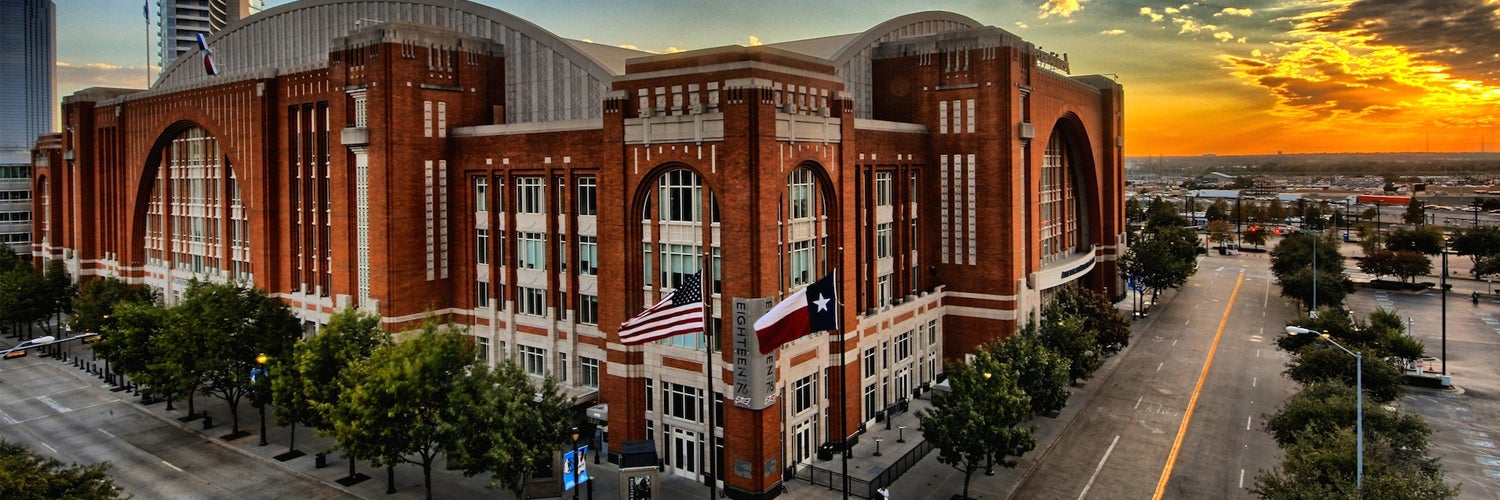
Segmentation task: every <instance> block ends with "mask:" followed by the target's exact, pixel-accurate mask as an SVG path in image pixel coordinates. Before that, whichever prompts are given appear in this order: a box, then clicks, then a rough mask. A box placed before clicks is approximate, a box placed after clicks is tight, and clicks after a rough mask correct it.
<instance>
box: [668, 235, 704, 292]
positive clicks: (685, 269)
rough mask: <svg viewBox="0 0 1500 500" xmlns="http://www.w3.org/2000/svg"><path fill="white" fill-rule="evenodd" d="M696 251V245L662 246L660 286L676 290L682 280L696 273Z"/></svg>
mask: <svg viewBox="0 0 1500 500" xmlns="http://www.w3.org/2000/svg"><path fill="white" fill-rule="evenodd" d="M698 249H699V247H698V246H697V245H662V259H663V260H664V261H665V262H663V264H662V269H661V282H662V284H663V285H671V287H672V288H677V287H678V286H681V285H682V280H683V279H686V278H687V277H688V276H691V275H692V274H693V273H696V272H698V267H699V265H698V264H699V262H698V261H699V258H698V255H699V254H698Z"/></svg>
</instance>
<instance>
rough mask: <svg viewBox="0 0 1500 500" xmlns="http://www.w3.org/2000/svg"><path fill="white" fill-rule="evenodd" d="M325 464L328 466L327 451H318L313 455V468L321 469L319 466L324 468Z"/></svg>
mask: <svg viewBox="0 0 1500 500" xmlns="http://www.w3.org/2000/svg"><path fill="white" fill-rule="evenodd" d="M327 466H328V454H327V453H323V452H318V454H316V455H313V468H315V469H321V468H324V467H327Z"/></svg>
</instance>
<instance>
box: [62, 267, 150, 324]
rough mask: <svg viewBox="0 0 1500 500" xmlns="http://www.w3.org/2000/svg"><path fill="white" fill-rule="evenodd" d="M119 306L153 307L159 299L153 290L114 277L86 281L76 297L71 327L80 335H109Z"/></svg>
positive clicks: (70, 322) (70, 321) (69, 321)
mask: <svg viewBox="0 0 1500 500" xmlns="http://www.w3.org/2000/svg"><path fill="white" fill-rule="evenodd" d="M119 302H137V303H144V304H150V303H153V302H156V295H155V294H154V293H153V292H152V291H151V289H150V288H146V287H138V286H133V285H130V284H128V283H125V282H124V281H121V280H120V279H119V278H115V277H113V276H107V277H103V278H97V279H91V280H88V281H85V282H84V283H83V286H81V287H79V291H78V295H77V296H75V297H73V314H72V315H71V316H70V317H69V318H68V326H71V327H72V328H73V330H74V331H79V332H103V331H106V330H108V327H109V326H110V325H111V324H112V323H113V317H112V316H110V311H112V310H113V309H114V307H115V304H116V303H119Z"/></svg>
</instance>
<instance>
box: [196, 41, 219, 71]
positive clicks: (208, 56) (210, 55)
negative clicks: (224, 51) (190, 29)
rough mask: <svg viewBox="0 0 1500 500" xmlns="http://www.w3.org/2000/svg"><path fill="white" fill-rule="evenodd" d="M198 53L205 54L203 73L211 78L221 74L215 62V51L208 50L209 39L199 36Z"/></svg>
mask: <svg viewBox="0 0 1500 500" xmlns="http://www.w3.org/2000/svg"><path fill="white" fill-rule="evenodd" d="M198 51H199V52H202V53H203V72H204V73H208V74H209V76H213V75H217V74H219V64H218V63H216V62H214V51H213V49H210V48H208V39H207V38H204V37H203V34H202V33H199V34H198Z"/></svg>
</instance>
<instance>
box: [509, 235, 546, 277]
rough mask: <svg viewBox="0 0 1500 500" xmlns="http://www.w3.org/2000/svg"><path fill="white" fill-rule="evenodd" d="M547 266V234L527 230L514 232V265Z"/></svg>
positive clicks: (539, 267)
mask: <svg viewBox="0 0 1500 500" xmlns="http://www.w3.org/2000/svg"><path fill="white" fill-rule="evenodd" d="M546 266H547V235H546V234H545V233H533V232H529V231H517V232H516V267H519V268H521V269H541V268H543V267H546Z"/></svg>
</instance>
